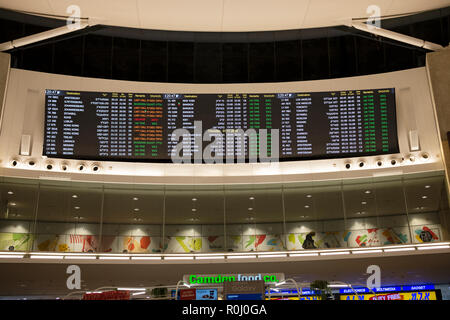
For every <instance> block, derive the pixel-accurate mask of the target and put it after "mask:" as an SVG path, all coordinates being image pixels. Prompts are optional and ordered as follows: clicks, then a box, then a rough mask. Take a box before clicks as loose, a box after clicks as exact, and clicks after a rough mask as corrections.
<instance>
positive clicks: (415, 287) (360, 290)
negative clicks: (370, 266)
mask: <svg viewBox="0 0 450 320" xmlns="http://www.w3.org/2000/svg"><path fill="white" fill-rule="evenodd" d="M353 290H354V291H356V292H357V293H372V291H373V292H375V293H378V292H380V293H382V292H399V291H419V290H434V285H432V284H423V285H408V286H391V287H379V288H373V289H372V291H370V290H369V289H368V288H353ZM353 290H352V289H351V288H345V289H340V290H339V293H340V294H346V293H348V294H352V293H354V291H353Z"/></svg>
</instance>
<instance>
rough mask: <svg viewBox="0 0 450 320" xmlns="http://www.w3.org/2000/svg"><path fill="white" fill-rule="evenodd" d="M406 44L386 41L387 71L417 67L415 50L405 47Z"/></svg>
mask: <svg viewBox="0 0 450 320" xmlns="http://www.w3.org/2000/svg"><path fill="white" fill-rule="evenodd" d="M403 45H404V44H401V45H395V44H389V43H386V44H385V46H386V72H389V71H397V70H403V69H409V68H413V67H415V66H416V65H415V61H414V51H413V50H412V49H411V48H407V47H403Z"/></svg>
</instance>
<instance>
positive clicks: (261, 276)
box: [183, 273, 284, 284]
mask: <svg viewBox="0 0 450 320" xmlns="http://www.w3.org/2000/svg"><path fill="white" fill-rule="evenodd" d="M256 280H264V282H265V283H266V284H276V283H279V282H282V281H284V273H243V274H240V273H238V274H186V275H184V276H183V281H184V282H186V283H188V284H220V283H224V282H232V281H256Z"/></svg>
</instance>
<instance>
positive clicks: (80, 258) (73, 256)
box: [64, 255, 97, 260]
mask: <svg viewBox="0 0 450 320" xmlns="http://www.w3.org/2000/svg"><path fill="white" fill-rule="evenodd" d="M64 259H68V260H77V259H78V260H95V259H97V257H96V256H77V255H67V256H64Z"/></svg>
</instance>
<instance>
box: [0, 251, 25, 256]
mask: <svg viewBox="0 0 450 320" xmlns="http://www.w3.org/2000/svg"><path fill="white" fill-rule="evenodd" d="M0 254H16V255H17V254H25V253H24V252H20V251H0Z"/></svg>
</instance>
